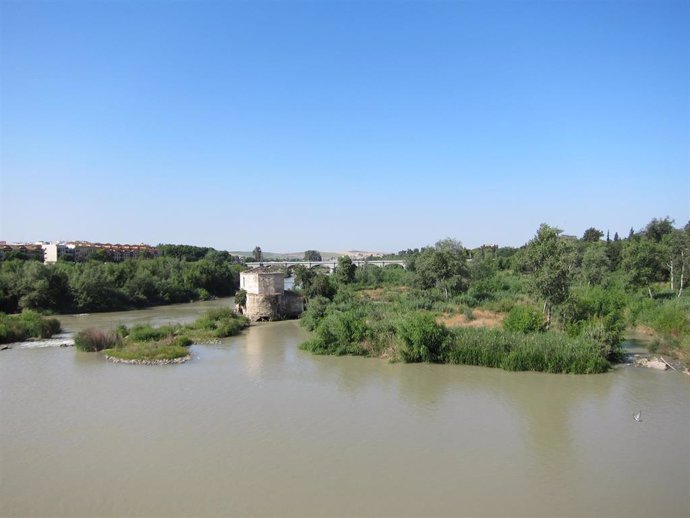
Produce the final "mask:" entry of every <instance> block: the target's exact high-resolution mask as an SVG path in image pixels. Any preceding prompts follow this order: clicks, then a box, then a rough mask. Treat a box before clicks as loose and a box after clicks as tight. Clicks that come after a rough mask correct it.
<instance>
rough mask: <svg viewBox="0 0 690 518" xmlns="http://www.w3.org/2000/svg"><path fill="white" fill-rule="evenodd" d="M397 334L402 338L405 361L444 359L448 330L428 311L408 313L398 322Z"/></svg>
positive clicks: (402, 354) (402, 352) (401, 357)
mask: <svg viewBox="0 0 690 518" xmlns="http://www.w3.org/2000/svg"><path fill="white" fill-rule="evenodd" d="M396 335H397V337H398V338H399V339H400V347H399V354H400V359H402V360H403V361H404V362H406V363H411V362H438V361H443V354H444V349H445V346H446V341H447V337H448V330H447V329H446V327H445V326H443V325H440V324H437V323H436V321H435V320H434V317H432V316H431V315H429V314H428V313H411V314H409V315H406V316H405V317H404V318H402V319H401V320H400V321H399V322H398V325H397V329H396Z"/></svg>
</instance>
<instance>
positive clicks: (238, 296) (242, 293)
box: [235, 290, 247, 307]
mask: <svg viewBox="0 0 690 518" xmlns="http://www.w3.org/2000/svg"><path fill="white" fill-rule="evenodd" d="M235 304H237V305H238V306H242V307H246V305H247V290H237V292H236V293H235Z"/></svg>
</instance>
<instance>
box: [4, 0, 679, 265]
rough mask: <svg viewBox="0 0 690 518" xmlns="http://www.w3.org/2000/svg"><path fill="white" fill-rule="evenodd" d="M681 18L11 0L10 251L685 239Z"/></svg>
mask: <svg viewBox="0 0 690 518" xmlns="http://www.w3.org/2000/svg"><path fill="white" fill-rule="evenodd" d="M689 5H690V3H689V2H687V1H683V2H666V1H663V0H654V1H642V2H631V1H614V2H587V1H577V2H563V1H548V2H546V1H543V2H522V1H520V2H513V1H500V2H499V1H496V2H493V1H482V2H440V1H418V2H413V1H401V2H394V1H385V2H374V1H357V2H341V1H321V2H315V1H312V2H297V1H282V2H280V1H274V2H261V1H252V2H207V1H162V0H161V1H148V2H147V1H136V2H127V1H117V0H112V1H96V0H93V1H82V2H74V1H52V2H51V1H43V2H32V1H30V0H22V1H17V2H14V1H4V0H2V1H1V3H0V6H1V7H0V9H1V11H0V29H1V35H0V38H1V40H0V43H1V50H0V60H1V61H0V87H1V90H0V100H1V103H2V104H1V108H0V109H1V112H0V131H1V133H0V166H1V174H2V176H1V180H0V205H1V207H0V218H1V221H0V223H1V226H0V239H6V240H8V241H23V240H38V239H43V240H57V239H85V240H93V241H108V242H121V243H122V242H130V243H132V242H147V243H152V244H156V243H159V242H175V243H189V244H197V245H208V246H214V247H217V248H221V249H231V250H240V249H251V248H253V247H254V246H255V245H260V246H261V247H262V248H263V249H264V250H271V251H283V252H288V251H298V250H303V249H306V248H317V249H320V250H325V251H326V250H327V251H340V250H348V249H354V248H357V249H367V250H381V251H397V250H399V249H403V248H408V247H417V246H421V245H425V244H429V243H433V242H435V241H436V240H438V239H440V238H443V237H446V236H450V237H455V238H457V239H460V240H461V241H462V242H463V243H464V244H465V245H467V246H477V245H480V244H482V243H499V244H504V245H520V244H522V243H524V242H526V241H527V240H528V239H530V238H531V236H532V235H533V234H534V232H535V230H536V228H537V227H538V225H539V224H540V223H542V222H547V223H549V224H552V225H556V226H558V227H560V228H562V229H564V230H565V232H566V233H569V234H578V235H581V234H582V232H583V231H584V230H585V229H586V228H587V227H589V226H595V227H598V228H601V229H603V230H604V231H605V230H607V229H610V230H611V234H612V235H613V232H614V231H618V232H619V233H621V234H622V235H627V232H628V230H629V228H630V227H631V226H633V227H635V228H636V229H637V228H640V227H642V226H643V225H644V224H645V223H647V222H648V221H649V220H650V219H651V218H653V217H664V216H670V217H671V218H673V219H675V220H676V223H677V224H679V225H682V224H685V223H686V222H687V221H688V219H690V152H689V149H690V65H689V64H690V37H689V33H690V31H688V27H689V26H690V7H689Z"/></svg>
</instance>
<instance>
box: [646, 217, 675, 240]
mask: <svg viewBox="0 0 690 518" xmlns="http://www.w3.org/2000/svg"><path fill="white" fill-rule="evenodd" d="M672 232H673V220H672V219H670V218H669V217H668V216H666V217H665V218H664V219H657V218H654V219H653V220H652V221H650V222H649V223H647V226H646V227H645V229H644V234H645V236H646V237H647V239H649V240H651V241H654V242H655V243H659V242H661V240H662V239H663V237H664V236H666V235H668V234H670V233H672Z"/></svg>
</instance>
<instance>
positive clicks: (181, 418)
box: [0, 301, 690, 516]
mask: <svg viewBox="0 0 690 518" xmlns="http://www.w3.org/2000/svg"><path fill="white" fill-rule="evenodd" d="M209 304H210V305H212V306H213V305H214V304H222V302H219V301H215V302H213V303H205V304H204V305H193V304H192V305H183V306H184V308H174V307H167V308H156V309H152V310H146V311H147V312H148V313H147V315H143V314H141V313H140V312H133V313H136V314H132V313H126V314H125V313H115V314H111V315H107V316H106V315H94V316H88V317H76V316H75V317H69V318H68V319H67V322H66V323H65V327H66V328H67V329H68V330H72V331H73V330H76V329H78V328H80V326H84V327H87V326H90V325H101V326H104V325H105V326H111V325H115V324H116V323H118V322H126V323H134V322H141V321H143V319H145V318H153V319H154V320H155V321H158V322H165V321H170V320H174V321H184V320H185V319H190V320H193V318H195V316H196V315H197V314H198V313H200V312H202V311H203V310H204V309H205V307H208V305H209ZM204 306H205V307H204ZM306 337H307V333H306V332H305V331H304V330H303V329H301V328H300V327H299V325H298V324H297V323H296V322H277V323H267V324H261V325H257V326H253V327H251V328H250V329H249V330H247V331H246V332H245V333H243V334H242V335H240V336H237V337H233V338H229V339H226V340H223V343H221V344H219V345H213V346H193V347H192V350H193V352H194V360H193V361H191V362H189V363H188V364H185V365H176V366H165V367H151V366H127V365H116V364H110V363H108V362H105V361H104V360H103V359H102V358H101V357H100V356H99V355H96V354H87V353H79V352H77V351H74V350H73V349H59V348H56V349H40V350H38V349H34V350H19V349H18V350H12V351H4V352H2V353H0V355H1V356H0V389H1V392H0V394H1V395H2V399H1V406H0V415H1V416H2V420H1V424H0V431H1V435H0V453H1V455H2V458H1V461H2V462H1V463H0V476H1V477H2V479H1V480H0V515H2V516H26V515H68V516H94V515H146V516H192V515H194V516H228V515H240V516H247V515H252V516H254V515H285V516H307V515H311V516H325V515H357V516H359V515H368V516H381V515H388V516H429V515H434V516H458V515H471V516H508V515H509V516H554V515H560V516H687V515H689V514H690V502H689V500H688V491H687V490H688V487H689V484H688V482H689V481H690V430H689V429H688V428H689V426H690V425H689V423H690V378H687V377H685V376H683V375H681V374H678V373H673V372H666V373H662V372H653V371H650V370H644V369H636V368H634V367H621V368H619V369H617V370H616V371H615V372H612V373H609V374H605V375H596V376H568V375H548V374H535V373H509V372H504V371H500V370H493V369H484V368H479V367H463V366H444V365H403V364H389V363H387V362H385V361H379V360H373V359H365V358H352V357H342V358H336V357H320V356H313V355H311V354H308V353H305V352H303V351H300V350H299V349H298V344H299V343H300V342H301V341H302V340H304V339H305V338H306ZM637 410H642V412H643V416H645V420H644V422H643V423H636V422H635V421H634V420H633V419H632V414H633V413H634V412H635V411H637Z"/></svg>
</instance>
